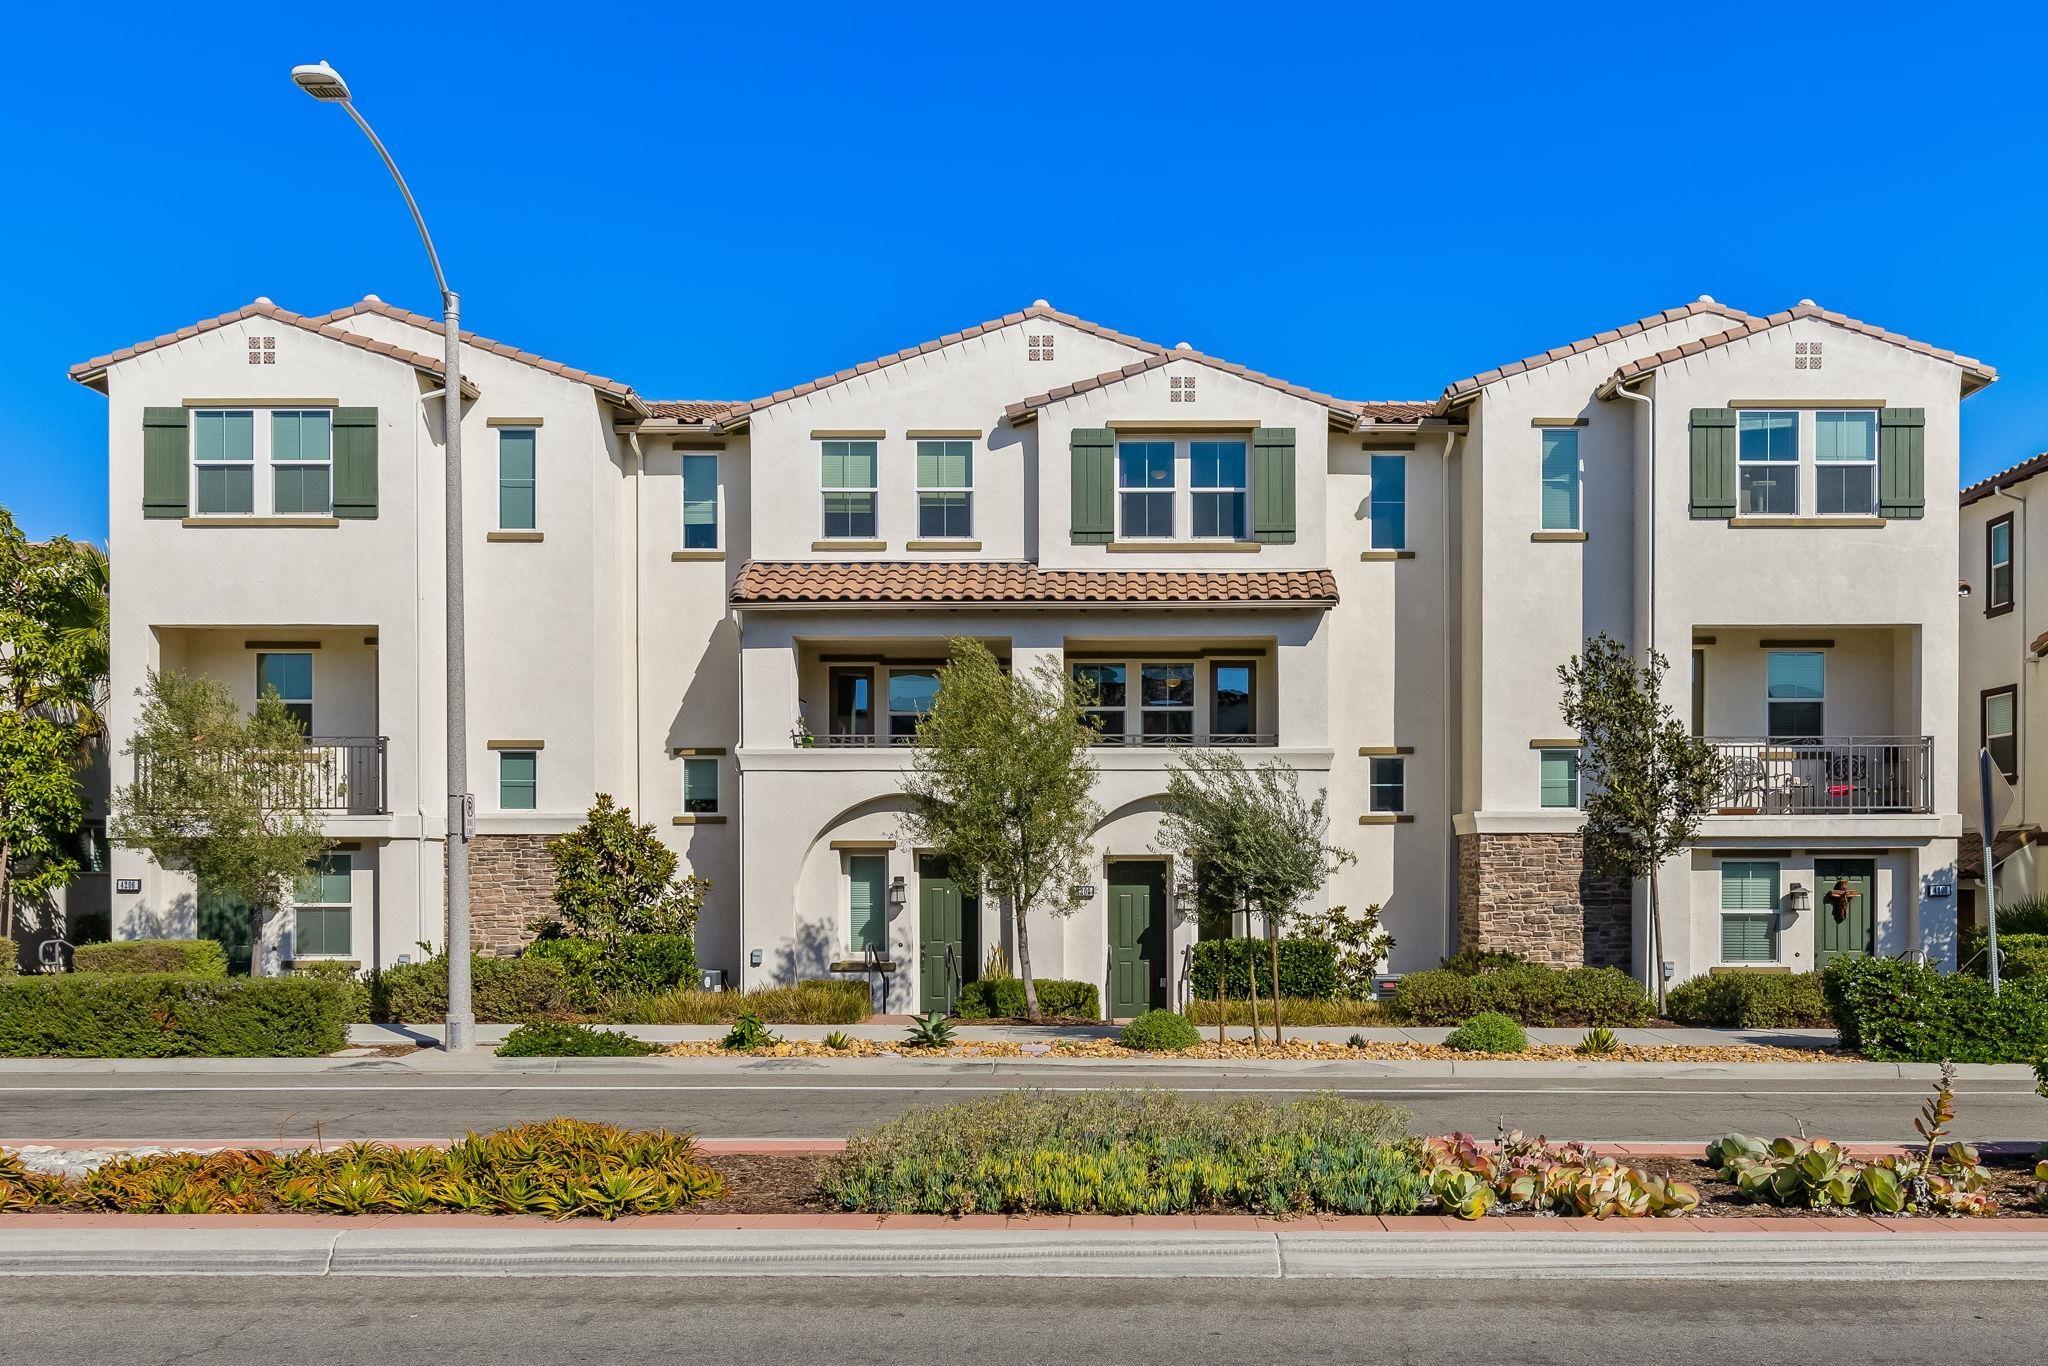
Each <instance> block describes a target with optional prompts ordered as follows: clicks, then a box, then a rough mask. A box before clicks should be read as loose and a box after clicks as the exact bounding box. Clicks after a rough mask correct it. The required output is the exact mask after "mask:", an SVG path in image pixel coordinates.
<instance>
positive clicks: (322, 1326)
mask: <svg viewBox="0 0 2048 1366" xmlns="http://www.w3.org/2000/svg"><path fill="white" fill-rule="evenodd" d="M22 1289H24V1290H29V1289H31V1287H29V1286H28V1285H26V1284H22ZM32 1289H33V1293H30V1294H24V1295H20V1296H16V1295H14V1294H11V1293H10V1294H9V1296H8V1300H9V1304H8V1308H7V1312H6V1313H5V1314H4V1315H0V1360H6V1361H18V1362H23V1363H28V1362H34V1363H37V1366H130V1364H131V1363H133V1364H134V1366H142V1364H143V1363H149V1364H150V1366H170V1363H191V1362H205V1363H209V1366H236V1363H252V1364H254V1363H261V1366H293V1364H295V1363H315V1362H317V1363H322V1366H326V1364H327V1363H342V1362H374V1363H377V1364H378V1366H415V1364H417V1366H464V1364H465V1363H472V1362H478V1363H481V1362H494V1363H495V1362H519V1363H524V1364H530V1366H543V1364H549V1363H569V1362H578V1363H581V1362H590V1363H604V1366H616V1364H617V1363H619V1362H630V1361H671V1360H678V1359H681V1360H687V1361H689V1362H691V1363H692V1366H726V1364H727V1363H732V1364H734V1366H740V1364H742V1363H745V1364H748V1366H759V1364H760V1363H774V1366H781V1364H782V1363H787V1362H831V1363H832V1366H863V1363H870V1362H873V1363H882V1364H885V1366H959V1363H960V1362H962V1361H972V1362H974V1363H976V1366H1012V1364H1013V1363H1014V1366H1061V1364H1062V1363H1067V1362H1073V1363H1077V1364H1085V1366H1102V1363H1105V1362H1109V1363H1115V1366H1148V1363H1162V1364H1164V1363H1171V1366H1186V1363H1188V1362H1191V1361H1232V1362H1240V1361H1241V1362H1269V1361H1286V1362H1290V1363H1305V1362H1326V1361H1327V1362H1347V1363H1349V1362H1358V1361H1414V1362H1433V1363H1445V1364H1446V1366H1458V1364H1459V1363H1474V1364H1475V1366H1478V1364H1479V1363H1484V1366H1499V1363H1501V1362H1514V1363H1517V1366H1544V1364H1547V1363H1556V1366H1609V1364H1610V1363H1612V1362H1613V1361H1614V1360H1615V1359H1616V1357H1617V1355H1620V1356H1622V1357H1629V1356H1637V1355H1641V1354H1642V1350H1643V1349H1644V1347H1645V1346H1646V1345H1647V1344H1654V1350H1655V1352H1656V1354H1657V1355H1659V1356H1660V1357H1662V1358H1664V1359H1666V1360H1673V1361H1683V1362H1685V1363H1687V1366H1720V1364H1721V1363H1727V1364H1728V1366H1756V1363H1758V1362H1760V1361H1797V1362H1800V1363H1802V1366H1834V1363H1850V1362H1853V1363H1857V1366H1868V1364H1870V1363H1881V1362H1910V1363H1913V1366H1919V1363H1923V1362H1928V1361H1939V1362H1967V1363H1970V1364H1971V1366H2000V1364H2001V1363H2007V1362H2011V1363H2035V1362H2038V1361H2039V1360H2040V1343H2041V1337H2042V1333H2043V1332H2044V1330H2048V1300H2044V1299H2043V1298H2042V1296H2041V1293H2040V1287H2039V1286H2038V1285H2022V1284H2008V1283H2000V1282H1990V1283H1975V1284H1935V1285H1930V1284H1921V1283H1917V1282H1910V1281H1908V1282H1893V1283H1889V1284H1884V1285H1866V1284H1859V1283H1856V1282H1853V1281H1851V1282H1843V1281H1830V1282H1797V1281H1792V1282H1787V1281H1757V1282H1751V1283H1745V1284H1740V1285H1725V1284H1719V1283H1715V1282H1698V1281H1693V1282H1656V1281H1632V1282H1629V1283H1628V1284H1626V1285H1625V1286H1615V1285H1609V1284H1603V1283H1601V1282H1600V1281H1598V1280H1597V1279H1587V1280H1583V1281H1571V1280H1553V1281H1550V1282H1548V1283H1544V1284H1527V1285H1525V1284H1521V1283H1517V1282H1511V1281H1490V1282H1487V1283H1486V1284H1485V1285H1484V1286H1483V1287H1480V1286H1470V1285H1467V1286H1463V1287H1459V1288H1458V1289H1457V1290H1455V1291H1452V1293H1446V1292H1447V1291H1449V1290H1452V1288H1451V1287H1446V1286H1444V1285H1442V1284H1439V1283H1430V1282H1415V1281H1380V1282H1374V1283H1373V1284H1371V1285H1362V1284H1360V1283H1358V1282H1355V1281H1332V1282H1327V1283H1316V1282H1286V1281H1263V1280H1262V1281H1256V1282H1253V1281H1219V1280H1173V1279H1168V1280H1147V1281H975V1280H916V1279H889V1280H829V1281H819V1280H813V1279H810V1278H804V1279H801V1280H742V1279H732V1280H724V1279H721V1280H632V1279H620V1280H613V1279H606V1280H527V1279H520V1280H512V1281H503V1280H491V1279H463V1280H410V1279H407V1280H382V1281H365V1280H314V1281H293V1282H291V1283H290V1284H289V1285H288V1286H273V1285H272V1284H271V1283H267V1282H263V1281H238V1280H207V1281H197V1280H178V1279H174V1278H164V1279H147V1280H124V1281H122V1282H120V1283H119V1285H118V1286H112V1285H108V1284H106V1283H104V1282H99V1283H96V1282H94V1281H91V1280H54V1281H46V1282H43V1283H41V1284H38V1285H35V1286H34V1287H33V1288H32ZM1474 1290H1477V1291H1480V1292H1481V1294H1480V1295H1478V1296H1475V1295H1473V1294H1471V1293H1464V1292H1471V1291H1474ZM1475 1299H1483V1303H1475V1302H1474V1301H1475Z"/></svg>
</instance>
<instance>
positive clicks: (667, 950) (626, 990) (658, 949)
mask: <svg viewBox="0 0 2048 1366" xmlns="http://www.w3.org/2000/svg"><path fill="white" fill-rule="evenodd" d="M524 956H525V957H527V958H553V959H557V960H559V961H560V962H561V964H562V968H563V970H564V971H565V972H566V973H567V974H568V980H569V1003H570V1004H571V1005H573V1006H575V1007H576V1009H578V1010H595V1009H597V1008H598V1005H599V1003H600V1001H601V1000H602V999H603V997H604V995H605V993H607V992H616V993H619V994H622V995H638V994H658V993H660V992H664V991H673V990H674V989H675V988H676V987H678V986H688V987H694V986H696V984H697V946H696V944H695V943H694V942H693V941H692V940H691V939H690V936H688V935H686V934H627V935H621V936H620V937H619V941H618V946H617V948H616V949H610V948H607V946H606V945H605V943H604V941H602V940H599V939H579V938H575V937H573V936H571V937H564V938H556V939H536V940H534V941H533V943H531V944H528V945H527V946H526V952H525V955H524Z"/></svg>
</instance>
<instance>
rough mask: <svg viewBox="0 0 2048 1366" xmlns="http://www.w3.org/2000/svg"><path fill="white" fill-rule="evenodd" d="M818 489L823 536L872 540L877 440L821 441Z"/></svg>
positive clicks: (835, 538) (851, 539)
mask: <svg viewBox="0 0 2048 1366" xmlns="http://www.w3.org/2000/svg"><path fill="white" fill-rule="evenodd" d="M820 445H821V447H822V449H821V450H820V452H819V456H820V461H819V472H818V489H819V493H820V494H821V496H822V499H823V502H824V538H823V539H825V540H828V541H871V540H873V539H874V538H875V525H876V523H875V500H876V497H877V487H878V486H877V484H876V482H875V474H876V465H877V460H876V450H877V447H876V443H875V442H873V441H825V442H821V443H820Z"/></svg>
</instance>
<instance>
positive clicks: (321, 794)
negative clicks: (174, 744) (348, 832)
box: [135, 735, 391, 816]
mask: <svg viewBox="0 0 2048 1366" xmlns="http://www.w3.org/2000/svg"><path fill="white" fill-rule="evenodd" d="M389 744H390V742H389V741H388V740H387V739H386V738H385V737H384V736H381V735H366V736H356V735H350V736H324V737H315V738H312V739H308V740H307V741H306V742H305V744H304V745H303V746H302V747H301V748H299V749H296V750H291V751H288V752H285V753H273V754H260V755H237V756H235V761H236V762H237V764H238V765H239V767H240V770H241V774H240V776H241V777H242V778H243V779H244V780H245V781H247V782H249V783H252V784H254V785H255V787H256V788H257V791H258V793H259V795H260V796H261V798H262V800H263V802H264V804H265V805H266V806H270V807H273V808H280V809H282V808H287V807H288V808H291V809H293V810H300V811H311V812H317V813H321V814H325V815H337V816H377V815H383V814H385V813H386V812H388V811H390V809H391V801H390V791H389V788H388V786H387V784H388V781H389V777H388V772H387V765H386V764H385V762H384V759H385V752H386V750H387V749H388V747H389ZM223 762H226V760H223ZM135 783H136V786H137V787H139V788H140V789H141V790H142V792H143V794H144V795H145V797H148V796H150V795H151V792H150V777H149V764H148V763H147V761H140V760H139V761H138V762H137V764H136V768H135Z"/></svg>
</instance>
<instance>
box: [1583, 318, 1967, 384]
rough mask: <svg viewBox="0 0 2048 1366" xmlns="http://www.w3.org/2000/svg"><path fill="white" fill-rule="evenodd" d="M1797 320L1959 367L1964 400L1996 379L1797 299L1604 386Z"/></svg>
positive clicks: (1621, 372) (1633, 364) (1626, 369)
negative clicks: (1962, 372)
mask: <svg viewBox="0 0 2048 1366" xmlns="http://www.w3.org/2000/svg"><path fill="white" fill-rule="evenodd" d="M1801 318H1818V319H1820V320H1821V321H1822V322H1825V323H1832V324H1833V325H1834V326H1836V327H1840V328H1846V329H1847V330H1848V331H1851V332H1857V333H1861V334H1862V335H1863V336H1866V337H1875V338H1876V339H1877V340H1879V341H1881V342H1889V343H1891V344H1892V345H1893V346H1902V347H1904V348H1905V349H1906V350H1908V351H1917V352H1919V353H1920V354H1921V355H1923V356H1932V357H1934V359H1936V360H1940V361H1947V362H1948V363H1949V364H1951V365H1955V366H1959V367H1961V368H1962V369H1963V370H1965V371H1967V372H1968V374H1967V376H1966V378H1965V388H1964V389H1963V395H1964V397H1968V396H1969V395H1970V394H1972V393H1974V392H1976V391H1977V390H1978V389H1982V388H1983V387H1984V386H1985V385H1987V384H1990V383H1992V382H1993V381H1995V380H1996V379H1997V378H1998V372H1997V371H1996V370H1994V369H1992V368H1991V367H1990V366H1988V365H1986V364H1985V363H1984V362H1983V361H1980V360H1975V359H1973V358H1971V357H1969V356H1960V355H1957V354H1956V353H1955V352H1953V351H1944V350H1942V349H1941V348H1940V347H1938V346H1930V345H1928V344H1927V343H1926V342H1923V341H1914V340H1913V339H1912V338H1911V337H1905V336H1901V335H1899V334H1898V333H1897V332H1887V331H1885V330H1884V329H1883V328H1881V327H1878V326H1876V325H1875V324H1872V323H1866V322H1861V321H1859V320H1858V319H1855V318H1851V317H1847V316H1845V315H1843V314H1840V313H1830V312H1829V311H1828V310H1826V309H1825V308H1822V307H1820V305H1818V304H1816V303H1814V302H1813V301H1812V300H1811V299H1801V300H1800V301H1799V303H1798V304H1797V305H1796V306H1795V307H1792V308H1788V309H1786V310H1785V311H1784V312H1782V313H1773V314H1771V315H1770V316H1769V317H1768V318H1747V319H1745V320H1744V321H1743V322H1742V323H1740V324H1739V325H1738V326H1735V327H1731V328H1729V329H1728V330H1727V331H1726V332H1716V333H1715V334H1714V335H1713V336H1711V337H1701V338H1700V339H1699V340H1698V341H1689V342H1681V343H1680V344H1679V345H1677V346H1674V347H1670V348H1668V349H1666V350H1663V351H1659V352H1657V353H1656V354H1655V355H1653V356H1643V357H1641V358H1639V359H1636V360H1632V361H1629V362H1628V363H1627V364H1626V365H1623V366H1622V367H1621V368H1620V369H1618V370H1616V371H1615V372H1614V374H1613V376H1612V377H1611V378H1610V379H1609V380H1608V382H1607V384H1608V387H1611V386H1613V385H1616V384H1626V383H1627V382H1628V381H1629V380H1632V379H1636V378H1638V377H1639V376H1642V375H1647V374H1648V373H1650V372H1651V371H1652V370H1655V369H1656V368H1657V367H1659V366H1661V365H1669V364H1670V363H1671V362H1672V361H1675V360H1684V359H1685V358H1686V357H1688V356H1697V355H1699V354H1700V353H1701V352H1703V351H1711V350H1713V349H1714V348H1715V347H1717V346H1726V345H1727V344H1728V343H1730V342H1735V341H1741V340H1742V339H1743V338H1744V337H1754V336H1756V335H1757V334H1758V333H1760V332H1768V331H1770V330H1771V329H1772V328H1774V327H1783V326H1784V325H1785V324H1786V323H1789V322H1794V321H1797V320H1798V319H1801ZM1970 379H1974V380H1976V381H1977V382H1976V383H1975V384H1969V383H1968V380H1970Z"/></svg>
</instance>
